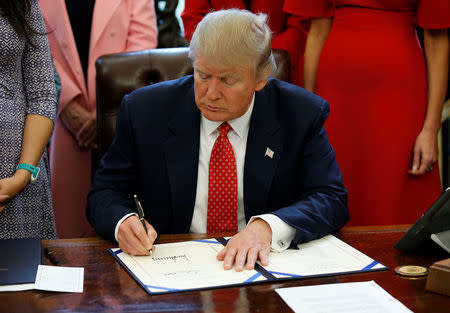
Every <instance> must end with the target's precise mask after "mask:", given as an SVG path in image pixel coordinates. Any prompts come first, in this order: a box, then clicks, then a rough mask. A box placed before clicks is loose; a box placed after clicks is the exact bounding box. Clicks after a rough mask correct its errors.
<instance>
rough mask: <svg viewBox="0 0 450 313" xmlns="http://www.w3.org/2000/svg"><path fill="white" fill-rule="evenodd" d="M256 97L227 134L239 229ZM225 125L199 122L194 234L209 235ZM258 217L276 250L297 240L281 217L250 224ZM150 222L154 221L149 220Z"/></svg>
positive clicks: (267, 216) (266, 217)
mask: <svg viewBox="0 0 450 313" xmlns="http://www.w3.org/2000/svg"><path fill="white" fill-rule="evenodd" d="M254 101H255V96H254V95H253V99H252V102H251V104H250V106H249V108H248V110H247V112H245V113H244V115H242V116H241V117H239V118H237V119H234V120H232V121H228V123H229V124H230V126H231V128H232V129H231V130H230V131H229V132H228V140H229V141H230V143H231V146H232V147H233V152H234V157H235V159H236V171H237V184H238V212H237V213H238V214H237V217H238V230H239V231H241V230H242V229H244V228H245V226H246V222H245V211H244V192H245V191H244V161H245V152H246V147H247V137H248V130H249V128H250V117H251V115H252V111H253V105H254ZM221 124H222V122H213V121H210V120H208V119H206V118H205V117H204V116H203V115H202V116H201V120H200V151H199V161H198V174H197V192H196V197H195V206H194V214H193V217H192V222H191V227H190V229H189V231H190V232H191V233H206V224H207V216H208V176H209V159H210V157H211V151H212V148H213V146H214V143H215V141H216V139H217V138H218V137H219V134H220V132H219V130H218V127H219V126H220V125H221ZM132 214H133V213H131V214H127V215H125V216H124V217H123V218H122V219H121V220H120V221H119V222H118V223H117V225H116V229H115V232H114V235H115V238H116V240H117V232H118V230H119V226H120V224H121V223H122V222H123V221H124V220H125V219H126V218H127V217H128V216H130V215H132ZM255 218H261V219H263V220H264V221H266V222H267V223H268V224H269V226H270V228H271V229H272V244H271V249H272V250H273V251H277V252H281V251H284V250H285V249H287V248H288V247H289V245H290V243H291V241H292V239H293V238H294V235H295V228H293V227H292V226H290V225H288V224H286V223H285V222H284V221H283V220H281V219H280V218H279V217H278V216H276V215H273V214H262V215H257V216H253V217H252V218H251V219H250V221H249V223H250V222H252V221H253V220H254V219H255ZM149 223H151V221H149Z"/></svg>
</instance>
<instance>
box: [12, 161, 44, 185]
mask: <svg viewBox="0 0 450 313" xmlns="http://www.w3.org/2000/svg"><path fill="white" fill-rule="evenodd" d="M20 169H24V170H27V171H30V172H31V182H32V183H34V182H35V181H36V179H37V178H38V175H39V171H40V170H41V169H40V168H39V167H36V166H33V165H30V164H26V163H20V164H19V165H17V167H16V170H20Z"/></svg>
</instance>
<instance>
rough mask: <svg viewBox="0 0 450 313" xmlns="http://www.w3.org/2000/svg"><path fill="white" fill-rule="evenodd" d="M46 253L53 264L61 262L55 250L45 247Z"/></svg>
mask: <svg viewBox="0 0 450 313" xmlns="http://www.w3.org/2000/svg"><path fill="white" fill-rule="evenodd" d="M44 255H45V256H46V257H47V259H49V260H50V262H51V263H52V264H53V265H58V264H59V261H58V259H57V258H55V256H54V254H53V252H51V251H50V250H49V249H48V248H44Z"/></svg>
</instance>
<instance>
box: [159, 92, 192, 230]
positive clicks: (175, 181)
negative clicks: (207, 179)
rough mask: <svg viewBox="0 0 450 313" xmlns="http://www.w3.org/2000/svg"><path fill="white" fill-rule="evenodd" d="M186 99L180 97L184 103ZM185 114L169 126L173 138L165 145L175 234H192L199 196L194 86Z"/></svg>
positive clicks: (185, 103) (182, 106)
mask: <svg viewBox="0 0 450 313" xmlns="http://www.w3.org/2000/svg"><path fill="white" fill-rule="evenodd" d="M184 96H185V95H180V99H182V98H183V97H184ZM180 102H182V103H180V107H181V110H180V111H178V113H177V114H176V115H175V116H174V118H173V119H172V120H171V121H170V122H169V130H170V132H171V133H172V135H173V136H171V137H170V138H168V140H167V141H166V142H165V156H166V162H167V163H166V164H167V172H168V175H169V181H170V192H171V198H172V199H171V200H172V207H173V217H172V221H174V224H173V225H171V229H172V231H173V232H188V231H189V228H190V225H191V220H192V214H193V212H194V205H195V196H196V192H197V174H198V158H199V144H200V111H199V110H198V109H197V107H196V105H195V101H194V88H193V85H192V88H191V91H190V96H189V99H188V100H187V101H182V100H181V101H180Z"/></svg>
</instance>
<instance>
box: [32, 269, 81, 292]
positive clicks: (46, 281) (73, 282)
mask: <svg viewBox="0 0 450 313" xmlns="http://www.w3.org/2000/svg"><path fill="white" fill-rule="evenodd" d="M83 284H84V268H83V267H64V266H47V265H39V267H38V271H37V274H36V281H35V283H34V289H38V290H47V291H59V292H83Z"/></svg>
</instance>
